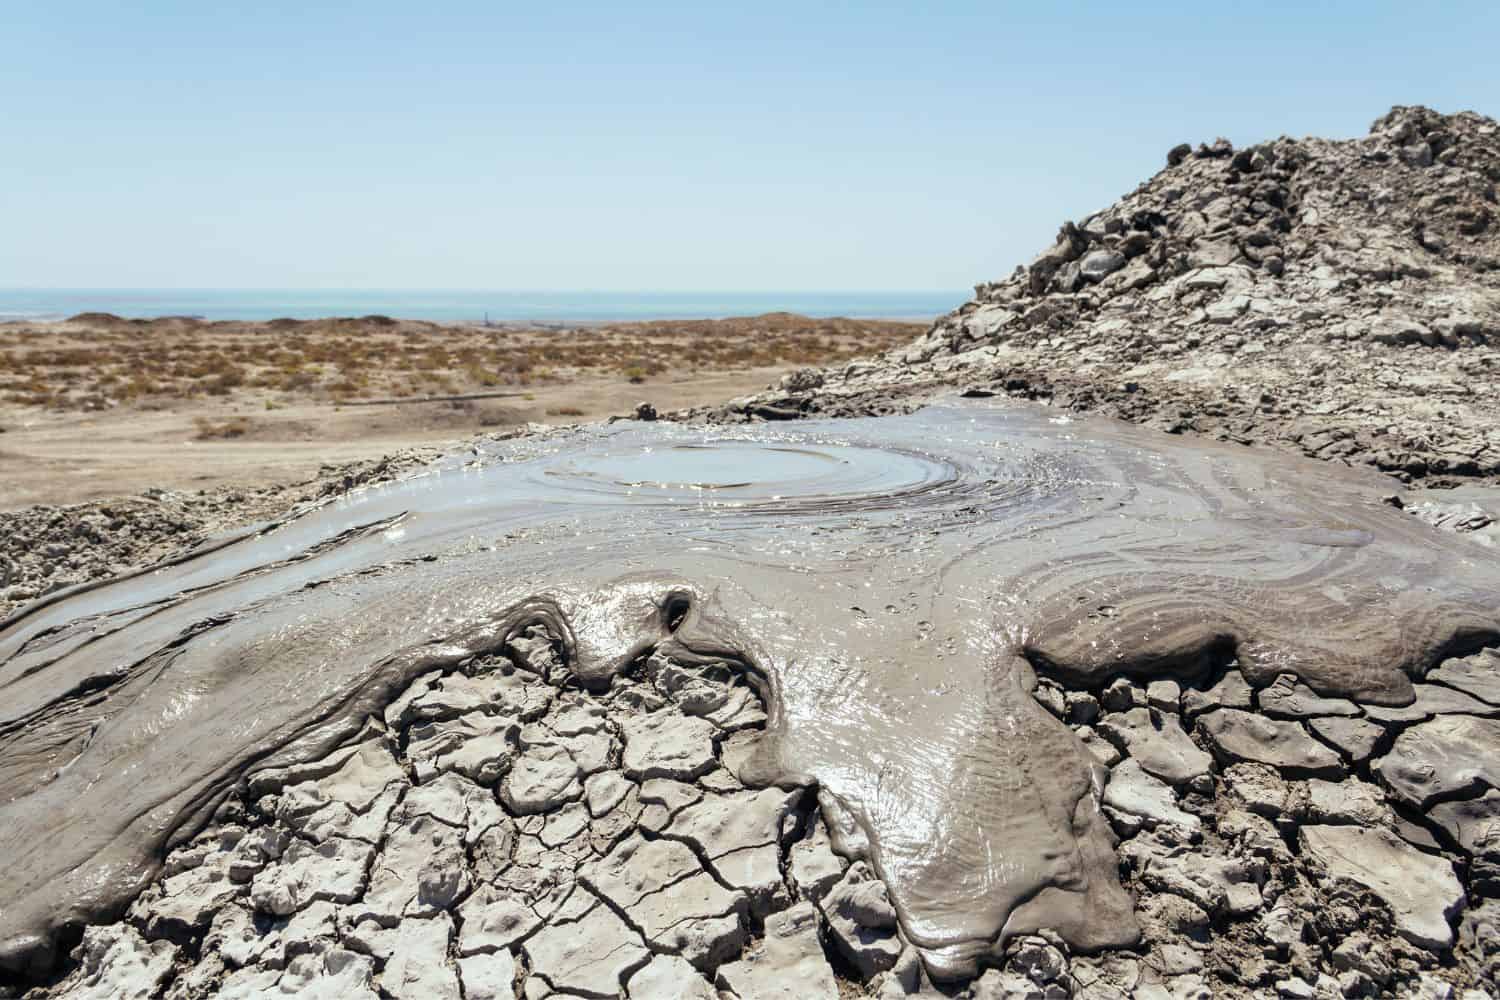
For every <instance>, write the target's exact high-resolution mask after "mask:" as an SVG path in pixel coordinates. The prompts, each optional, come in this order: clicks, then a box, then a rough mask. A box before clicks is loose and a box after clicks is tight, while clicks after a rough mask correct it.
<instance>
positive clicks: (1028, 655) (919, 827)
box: [0, 403, 1500, 977]
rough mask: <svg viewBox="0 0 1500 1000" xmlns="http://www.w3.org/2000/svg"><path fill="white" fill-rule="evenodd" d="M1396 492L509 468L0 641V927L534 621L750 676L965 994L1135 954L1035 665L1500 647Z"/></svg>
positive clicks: (1330, 669)
mask: <svg viewBox="0 0 1500 1000" xmlns="http://www.w3.org/2000/svg"><path fill="white" fill-rule="evenodd" d="M1382 492H1384V483H1383V482H1382V481H1381V480H1379V479H1378V478H1375V477H1366V476H1364V475H1362V474H1355V473H1352V472H1345V471H1341V470H1339V469H1336V468H1333V467H1330V466H1327V465H1312V464H1299V463H1296V462H1292V461H1289V460H1288V459H1287V458H1285V457H1284V456H1273V455H1263V454H1259V453H1256V452H1254V451H1250V450H1247V449H1240V448H1221V447H1216V446H1206V445H1203V444H1201V443H1194V442H1189V441H1183V440H1179V439H1173V438H1169V437H1166V436H1161V435H1156V434H1153V433H1151V432H1147V431H1142V430H1140V429H1135V428H1129V427H1126V426H1123V425H1116V424H1111V423H1105V422H1099V423H1087V422H1066V421H1059V420H1056V419H1049V416H1048V414H1046V413H1045V412H1044V411H1038V410H1036V409H1034V408H1030V407H1015V408H1009V407H995V406H990V405H987V404H959V403H954V404H951V405H945V406H935V407H929V408H927V409H924V410H922V411H919V412H917V413H915V414H913V415H910V416H904V417H890V418H884V419H878V420H874V419H871V420H847V421H827V422H819V423H802V424H798V425H795V426H792V427H789V428H788V427H784V426H780V425H777V426H769V425H762V426H754V427H746V428H737V429H734V430H723V429H715V430H703V429H701V428H698V429H693V428H685V427H677V426H670V425H656V424H636V423H624V424H617V425H614V426H612V427H608V428H602V427H595V428H589V429H583V430H577V431H569V432H558V433H553V434H549V435H544V436H540V437H536V438H529V439H524V440H519V441H515V442H510V443H503V444H495V445H491V446H486V447H484V448H483V449H481V450H477V451H475V452H474V453H472V454H469V455H465V456H462V457H460V458H456V459H454V460H451V461H450V462H448V463H446V464H444V465H443V466H441V467H439V468H437V469H434V470H433V471H432V472H430V473H429V474H426V475H424V476H421V477H419V478H416V479H413V480H408V481H406V482H403V483H400V484H397V485H394V486H390V487H385V488H380V489H373V490H369V491H365V492H361V493H357V494H354V495H351V496H349V497H347V498H345V499H342V500H339V501H336V502H334V503H331V504H329V505H326V506H323V507H320V508H318V509H315V510H311V511H308V512H304V513H302V514H301V515H300V516H294V517H292V518H289V519H288V520H286V521H285V522H282V523H278V524H275V525H271V526H267V527H265V528H263V529H260V530H257V531H254V532H250V533H248V534H245V535H244V536H241V537H238V538H235V539H232V540H230V541H228V542H227V543H226V544H222V545H220V546H218V547H214V548H211V549H208V550H205V551H203V552H201V553H198V554H195V555H193V556H191V557H189V558H187V559H185V560H183V561H181V562H179V563H177V564H175V565H172V566H169V567H166V568H161V569H157V570H155V571H153V572H149V573H146V574H143V575H138V576H135V577H132V578H128V579H124V580H120V581H116V582H113V583H110V584H108V585H105V586H102V587H97V588H93V589H87V590H82V591H76V592H71V593H63V594H60V595H57V596H55V597H54V598H52V599H49V600H46V601H43V602H40V603H38V604H37V605H33V606H32V607H30V608H28V609H26V610H25V611H24V612H22V613H21V614H19V615H17V616H15V617H14V618H12V619H11V620H10V621H9V622H8V623H6V625H5V627H4V628H3V630H0V692H3V697H0V856H3V857H4V858H5V859H6V863H5V865H4V868H3V872H0V940H3V944H4V950H3V958H4V961H5V963H6V964H7V965H8V966H10V967H11V968H13V969H21V968H26V967H28V966H30V967H32V968H37V967H41V966H45V965H46V964H47V963H48V962H50V961H51V960H52V959H53V957H54V951H55V949H56V947H57V944H58V942H59V940H60V938H61V939H65V935H63V934H62V932H63V929H64V928H67V927H69V926H74V927H76V926H77V925H78V924H81V923H86V922H89V921H92V920H99V919H101V918H104V917H107V916H110V915H114V914H118V913H119V912H120V911H121V909H122V908H123V907H124V906H125V905H126V904H128V903H129V901H130V900H131V899H132V898H133V897H134V896H135V895H136V894H138V893H139V892H140V891H141V890H142V889H143V888H144V887H145V886H146V885H147V884H148V883H149V882H150V881H151V879H152V878H153V877H154V876H155V874H156V872H157V871H158V870H159V868H160V864H161V859H162V858H163V856H164V854H165V852H166V851H167V850H169V849H171V848H172V847H174V846H176V845H179V844H181V843H183V842H185V841H186V840H188V839H189V838H191V837H192V836H193V835H194V834H196V833H197V832H198V831H199V830H200V829H202V828H203V826H204V824H205V823H207V822H208V820H209V818H210V817H211V816H212V814H213V813H214V811H215V809H216V808H218V807H219V805H220V804H221V803H222V802H223V801H224V800H225V798H226V796H228V795H230V793H231V792H232V791H234V790H235V789H236V788H240V789H243V788H244V787H245V782H246V780H247V778H248V777H250V776H252V775H254V774H256V773H257V772H261V771H264V770H265V769H267V768H272V767H277V766H284V765H286V764H289V763H293V762H299V761H306V760H310V759H313V758H316V757H319V756H321V755H324V754H326V753H328V752H329V751H330V750H331V749H332V748H334V747H336V746H338V745H340V744H341V743H345V742H347V741H349V740H350V739H352V738H353V737H354V736H355V735H356V734H357V733H358V731H359V730H360V728H361V726H362V725H363V723H364V720H365V719H366V718H367V717H368V716H371V715H376V716H378V715H379V714H380V712H381V710H382V709H383V708H384V706H385V705H386V704H387V703H389V702H390V701H391V699H393V698H394V697H395V696H396V695H398V694H399V693H400V692H401V691H402V690H403V689H404V688H405V686H406V685H407V684H408V683H409V682H410V681H411V680H412V678H414V677H416V676H417V675H418V674H420V673H422V672H423V671H425V670H428V669H430V668H431V667H433V666H434V665H444V664H453V663H456V662H458V661H460V660H462V659H464V658H465V657H469V656H472V655H474V654H476V653H486V652H489V651H494V650H498V649H501V648H504V647H505V646H506V644H507V643H508V642H510V641H511V640H512V639H514V638H516V637H517V636H519V635H522V634H523V633H525V632H526V631H527V630H528V629H531V628H533V627H534V626H536V625H542V626H544V627H545V628H546V629H547V630H548V631H549V632H550V633H551V634H553V635H554V636H556V637H558V638H559V639H560V641H561V657H562V660H563V661H564V665H565V669H566V671H567V672H568V675H569V678H570V680H569V681H568V683H570V684H574V685H581V686H584V687H587V688H591V689H593V690H601V689H607V688H608V687H609V686H610V684H611V681H612V678H614V677H616V676H617V675H619V674H621V673H629V672H630V671H632V670H634V669H636V667H637V665H639V664H640V663H641V662H642V661H643V660H644V659H645V658H646V657H648V656H651V655H653V654H656V655H660V656H664V657H669V658H671V659H673V660H676V661H679V662H686V663H699V664H702V663H710V662H718V663H724V664H728V665H729V666H730V667H731V668H732V669H733V670H735V671H739V672H743V674H744V675H746V676H747V677H748V678H749V680H750V682H751V683H752V684H753V685H754V686H755V688H756V689H757V690H758V691H759V692H760V693H761V695H762V697H763V698H764V701H765V704H766V708H767V716H768V718H767V722H766V725H765V730H764V733H763V735H762V736H761V737H759V738H758V740H757V741H756V742H755V743H754V745H753V750H752V751H751V752H750V753H748V754H747V755H745V757H744V758H743V760H741V761H739V763H738V765H737V768H738V771H739V772H740V773H739V774H738V775H737V776H738V777H739V778H740V779H741V780H743V781H745V782H746V783H747V784H751V785H756V784H771V783H797V782H809V781H816V782H817V784H818V786H819V788H820V795H819V802H820V804H821V806H822V809H823V814H824V818H825V819H826V820H827V822H828V826H829V828H830V830H831V831H832V833H833V837H834V843H835V847H836V848H837V849H839V850H840V851H841V852H842V853H844V854H845V855H846V856H855V855H862V856H865V857H866V858H867V859H868V861H869V862H870V864H871V865H872V866H873V867H874V869H875V871H876V872H877V873H878V874H879V875H880V876H881V877H882V878H883V879H884V880H885V882H886V884H887V886H888V889H889V892H890V896H891V899H892V901H893V902H894V903H895V905H896V909H897V911H898V913H899V916H900V922H901V927H902V930H903V932H904V933H905V935H906V936H907V938H908V939H909V940H910V941H911V942H913V943H914V944H916V945H917V946H918V948H919V949H920V950H921V953H922V957H923V959H924V962H925V964H926V965H927V967H928V969H929V970H930V971H931V972H932V973H933V974H934V975H938V976H942V977H952V976H957V975H964V974H972V972H973V971H974V969H975V968H976V963H978V962H980V961H981V960H983V959H985V958H986V957H988V956H993V955H995V954H998V949H1000V948H1001V947H1002V944H1003V941H1004V940H1005V939H1006V938H1008V937H1009V936H1012V935H1015V934H1018V933H1023V932H1027V931H1030V930H1033V929H1038V928H1051V929H1053V930H1055V931H1057V932H1058V933H1060V934H1061V935H1062V936H1063V937H1064V938H1065V939H1066V940H1067V941H1068V942H1069V943H1070V944H1071V945H1072V946H1073V947H1074V948H1075V949H1079V950H1090V949H1096V948H1101V947H1105V946H1111V945H1120V944H1128V943H1130V942H1132V941H1133V940H1134V939H1135V937H1136V936H1137V933H1138V932H1137V929H1136V925H1135V917H1134V914H1133V912H1132V906H1131V900H1130V898H1129V897H1128V896H1127V895H1126V893H1125V892H1124V891H1123V890H1122V888H1121V886H1120V884H1119V881H1118V877H1117V874H1116V859H1115V854H1114V849H1113V840H1112V835H1111V833H1110V830H1109V826H1108V824H1107V823H1106V821H1105V820H1104V818H1103V816H1102V814H1101V811H1100V806H1099V798H1100V795H1101V788H1102V781H1103V776H1102V774H1101V773H1100V771H1101V769H1100V766H1099V765H1098V764H1097V763H1096V762H1095V761H1094V759H1093V758H1092V757H1091V756H1090V755H1089V754H1088V752H1087V751H1086V750H1085V748H1084V747H1083V745H1082V744H1081V743H1080V742H1079V740H1078V738H1077V737H1076V736H1075V735H1074V734H1073V732H1072V731H1071V730H1070V729H1069V728H1068V727H1067V726H1066V725H1064V724H1063V723H1062V722H1060V721H1058V719H1057V718H1055V717H1054V716H1053V715H1051V714H1049V713H1048V712H1047V711H1045V710H1044V709H1043V708H1042V707H1041V706H1040V705H1039V704H1038V703H1037V701H1036V700H1035V699H1034V698H1033V697H1032V695H1031V692H1032V691H1033V690H1034V689H1035V686H1036V683H1037V674H1038V673H1039V672H1041V673H1047V674H1051V675H1053V676H1055V677H1057V678H1060V679H1062V680H1064V681H1067V682H1074V683H1086V684H1097V683H1099V682H1101V681H1102V680H1104V679H1106V678H1108V677H1110V676H1112V675H1115V674H1118V673H1126V674H1136V675H1142V676H1150V677H1159V676H1188V677H1191V676H1202V675H1203V674H1205V673H1207V672H1209V671H1213V670H1216V669H1222V668H1223V667H1224V666H1225V665H1226V664H1228V663H1230V662H1231V661H1237V662H1238V667H1239V669H1240V671H1241V672H1242V673H1243V675H1244V676H1245V677H1246V678H1247V679H1249V680H1250V681H1251V682H1252V683H1253V684H1257V685H1259V684H1265V683H1269V681H1270V680H1271V679H1273V678H1274V677H1276V676H1277V675H1279V674H1285V673H1291V674H1296V675H1297V676H1298V677H1300V678H1301V679H1302V680H1303V681H1304V682H1305V683H1306V684H1307V685H1309V686H1311V687H1312V688H1313V689H1315V690H1316V691H1318V692H1320V693H1323V694H1328V695H1344V696H1351V697H1354V698H1357V699H1359V700H1360V701H1363V702H1365V703H1371V704H1380V705H1401V704H1405V703H1407V702H1410V701H1411V700H1412V698H1413V689H1412V684H1411V681H1412V679H1413V678H1421V677H1422V676H1423V675H1424V674H1425V672H1426V671H1427V670H1428V669H1430V668H1431V667H1432V666H1434V665H1435V664H1436V663H1437V662H1438V661H1439V660H1440V659H1442V658H1443V657H1444V656H1447V655H1452V654H1457V653H1463V652H1467V651H1471V650H1472V649H1474V648H1477V647H1478V646H1480V645H1483V644H1485V643H1492V642H1494V641H1495V639H1496V638H1497V636H1500V622H1497V618H1496V603H1497V602H1496V595H1497V594H1500V567H1497V565H1496V563H1495V561H1494V560H1493V559H1492V558H1491V557H1490V556H1489V555H1488V554H1487V553H1486V552H1485V551H1484V550H1481V549H1479V548H1478V547H1477V546H1473V545H1472V544H1470V543H1468V542H1466V541H1463V540H1461V539H1456V538H1452V537H1445V536H1441V535H1439V534H1437V533H1435V532H1433V531H1432V530H1430V529H1428V528H1427V527H1426V526H1424V525H1422V524H1420V523H1418V522H1417V521H1415V519H1410V518H1407V517H1405V516H1403V515H1402V514H1400V513H1399V512H1397V511H1394V510H1392V509H1391V508H1389V507H1386V506H1384V505H1383V504H1382V503H1381V502H1380V496H1381V495H1382Z"/></svg>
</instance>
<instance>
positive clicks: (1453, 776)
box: [1372, 715, 1500, 809]
mask: <svg viewBox="0 0 1500 1000" xmlns="http://www.w3.org/2000/svg"><path fill="white" fill-rule="evenodd" d="M1372 768H1373V770H1374V772H1375V774H1376V775H1378V776H1379V778H1380V780H1381V781H1383V782H1384V783H1385V784H1386V786H1387V787H1389V788H1390V789H1391V791H1392V792H1394V793H1395V794H1396V796H1397V797H1399V798H1400V799H1402V800H1403V801H1405V802H1407V803H1409V804H1411V805H1413V806H1416V807H1417V808H1418V809H1426V808H1427V806H1428V805H1429V804H1431V803H1432V802H1433V800H1435V799H1438V798H1450V797H1453V796H1455V795H1459V794H1461V793H1463V792H1466V791H1470V790H1473V789H1477V788H1479V787H1480V786H1482V785H1484V786H1488V787H1490V788H1497V787H1500V720H1495V719H1480V718H1476V717H1474V716H1469V715H1446V716H1441V717H1439V718H1436V719H1433V720H1432V721H1430V722H1424V723H1421V724H1420V725H1416V726H1412V727H1411V728H1410V729H1407V730H1406V731H1405V732H1403V733H1402V734H1401V735H1400V736H1398V737H1396V742H1395V743H1394V744H1392V746H1391V752H1390V753H1388V754H1386V755H1385V756H1384V757H1381V758H1380V759H1379V760H1377V761H1376V762H1375V763H1374V765H1373V766H1372Z"/></svg>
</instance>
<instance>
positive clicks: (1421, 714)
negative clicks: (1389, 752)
mask: <svg viewBox="0 0 1500 1000" xmlns="http://www.w3.org/2000/svg"><path fill="white" fill-rule="evenodd" d="M1412 690H1413V691H1415V692H1416V700H1414V701H1413V702H1412V703H1411V704H1410V705H1404V706H1402V707H1400V708H1392V707H1389V706H1386V705H1366V706H1365V715H1367V716H1369V717H1370V718H1371V719H1374V720H1375V721H1377V722H1420V721H1421V720H1423V719H1430V718H1432V717H1433V716H1437V715H1482V716H1494V715H1500V708H1497V707H1495V706H1494V705H1490V704H1488V703H1486V702H1483V701H1480V700H1479V699H1478V698H1475V697H1473V696H1472V695H1468V694H1465V693H1464V692H1462V691H1459V690H1457V689H1455V688H1450V687H1444V686H1443V685H1441V684H1413V685H1412Z"/></svg>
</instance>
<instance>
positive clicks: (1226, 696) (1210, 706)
mask: <svg viewBox="0 0 1500 1000" xmlns="http://www.w3.org/2000/svg"><path fill="white" fill-rule="evenodd" d="M1253 697H1254V695H1253V692H1252V690H1251V687H1250V685H1249V684H1248V683H1247V682H1246V681H1245V678H1244V675H1242V674H1241V673H1240V672H1239V671H1238V670H1230V671H1227V672H1226V673H1225V674H1224V676H1223V677H1221V678H1219V681H1218V683H1216V684H1215V685H1214V686H1213V687H1211V688H1209V689H1208V690H1206V691H1200V690H1198V689H1197V688H1190V689H1189V690H1187V691H1186V692H1184V693H1183V695H1182V707H1183V711H1185V712H1186V713H1187V714H1188V715H1201V714H1202V713H1204V712H1211V711H1213V710H1214V709H1216V708H1249V707H1251V705H1252V704H1253Z"/></svg>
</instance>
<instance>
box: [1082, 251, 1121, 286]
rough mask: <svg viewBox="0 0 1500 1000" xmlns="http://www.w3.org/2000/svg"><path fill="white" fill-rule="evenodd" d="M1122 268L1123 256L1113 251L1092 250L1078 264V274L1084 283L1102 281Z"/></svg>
mask: <svg viewBox="0 0 1500 1000" xmlns="http://www.w3.org/2000/svg"><path fill="white" fill-rule="evenodd" d="M1124 266H1125V255H1124V254H1122V253H1119V252H1118V251H1115V250H1094V251H1092V252H1090V253H1087V254H1085V255H1084V257H1083V260H1082V261H1080V262H1079V266H1078V273H1079V274H1080V275H1081V276H1082V277H1083V279H1084V280H1085V281H1102V280H1104V279H1105V278H1106V277H1108V276H1109V275H1111V274H1114V273H1115V272H1116V271H1118V270H1119V269H1120V268H1122V267H1124Z"/></svg>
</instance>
